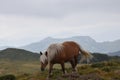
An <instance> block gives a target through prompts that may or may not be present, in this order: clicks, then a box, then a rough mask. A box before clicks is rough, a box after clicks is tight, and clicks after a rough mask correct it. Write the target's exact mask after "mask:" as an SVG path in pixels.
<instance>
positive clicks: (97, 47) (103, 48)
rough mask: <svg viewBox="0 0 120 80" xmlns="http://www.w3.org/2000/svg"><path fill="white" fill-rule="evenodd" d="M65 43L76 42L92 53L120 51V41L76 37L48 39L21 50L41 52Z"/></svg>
mask: <svg viewBox="0 0 120 80" xmlns="http://www.w3.org/2000/svg"><path fill="white" fill-rule="evenodd" d="M64 41H76V42H77V43H79V44H80V45H81V46H82V47H83V48H84V49H86V50H88V51H90V52H101V53H109V52H115V51H119V50H120V40H116V41H111V42H96V41H95V40H94V39H92V38H91V37H89V36H74V37H70V38H62V39H57V38H51V37H47V38H45V39H43V40H41V41H39V42H36V43H32V44H29V45H26V46H23V47H20V48H21V49H25V50H29V51H33V52H39V51H44V50H46V49H47V47H48V46H49V45H50V44H52V43H57V42H64Z"/></svg>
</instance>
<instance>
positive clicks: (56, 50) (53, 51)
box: [47, 43, 64, 61]
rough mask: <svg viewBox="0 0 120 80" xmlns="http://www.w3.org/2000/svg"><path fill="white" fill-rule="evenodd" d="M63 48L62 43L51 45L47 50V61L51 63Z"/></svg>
mask: <svg viewBox="0 0 120 80" xmlns="http://www.w3.org/2000/svg"><path fill="white" fill-rule="evenodd" d="M63 47H64V46H63V45H62V43H54V44H51V45H50V46H49V47H48V49H47V52H48V61H51V60H52V59H53V58H54V57H55V55H56V54H59V53H60V52H61V51H62V50H63Z"/></svg>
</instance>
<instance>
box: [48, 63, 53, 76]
mask: <svg viewBox="0 0 120 80" xmlns="http://www.w3.org/2000/svg"><path fill="white" fill-rule="evenodd" d="M52 69H53V63H50V64H49V74H48V77H51V75H52V74H51V72H52Z"/></svg>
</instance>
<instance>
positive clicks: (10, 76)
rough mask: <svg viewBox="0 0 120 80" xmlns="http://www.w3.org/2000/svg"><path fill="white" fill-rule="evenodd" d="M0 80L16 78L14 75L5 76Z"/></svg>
mask: <svg viewBox="0 0 120 80" xmlns="http://www.w3.org/2000/svg"><path fill="white" fill-rule="evenodd" d="M0 80H16V77H15V76H14V75H5V76H1V77H0Z"/></svg>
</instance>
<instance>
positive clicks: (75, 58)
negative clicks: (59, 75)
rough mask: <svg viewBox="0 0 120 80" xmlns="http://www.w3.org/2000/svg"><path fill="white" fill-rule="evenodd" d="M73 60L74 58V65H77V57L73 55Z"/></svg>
mask: <svg viewBox="0 0 120 80" xmlns="http://www.w3.org/2000/svg"><path fill="white" fill-rule="evenodd" d="M74 60H75V67H76V66H77V63H78V60H77V57H76V56H75V57H74Z"/></svg>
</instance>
